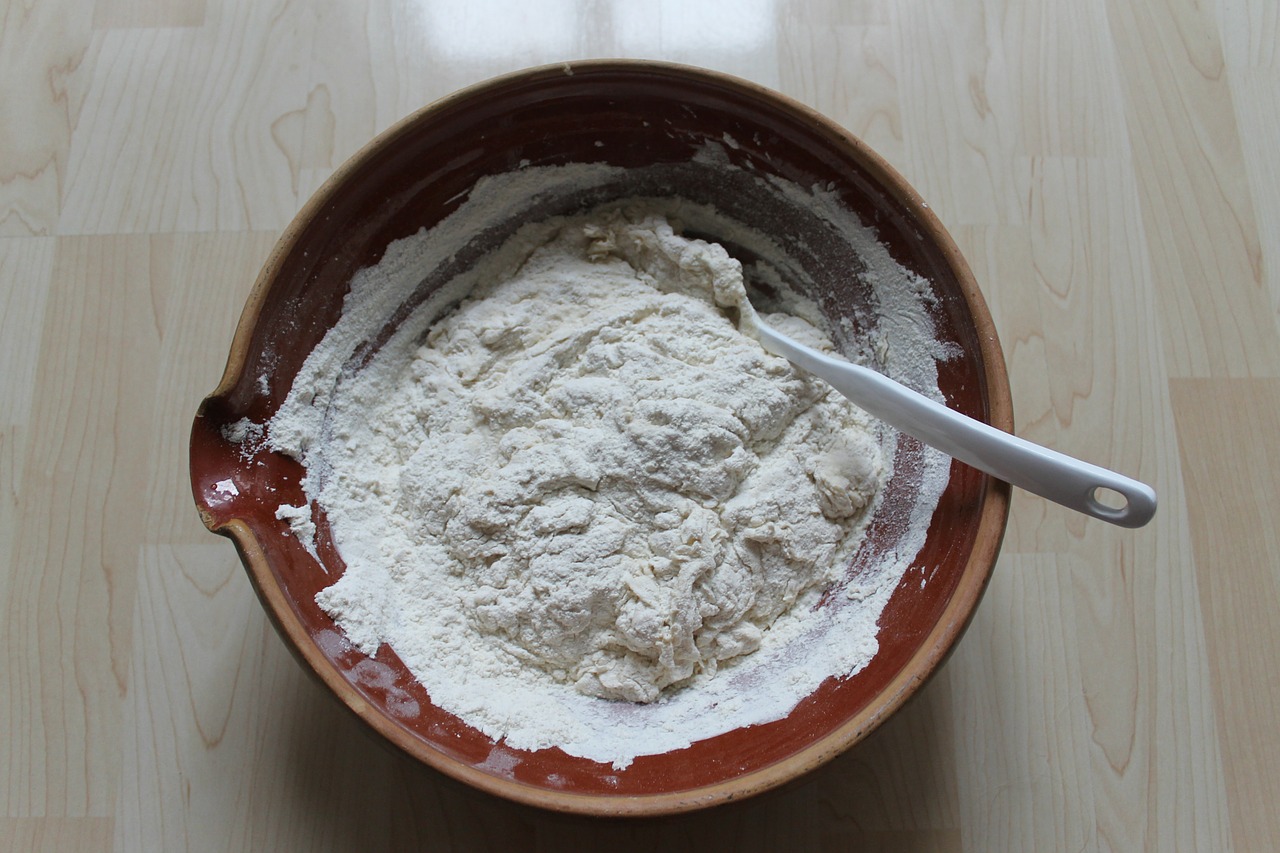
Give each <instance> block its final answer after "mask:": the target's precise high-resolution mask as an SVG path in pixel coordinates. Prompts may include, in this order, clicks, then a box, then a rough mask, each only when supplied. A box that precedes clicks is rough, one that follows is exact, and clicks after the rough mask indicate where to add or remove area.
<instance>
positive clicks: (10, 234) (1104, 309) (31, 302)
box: [0, 0, 1280, 851]
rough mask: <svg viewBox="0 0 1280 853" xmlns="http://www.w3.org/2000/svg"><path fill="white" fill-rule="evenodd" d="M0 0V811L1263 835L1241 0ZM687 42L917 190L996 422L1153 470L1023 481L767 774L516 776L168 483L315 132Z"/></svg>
mask: <svg viewBox="0 0 1280 853" xmlns="http://www.w3.org/2000/svg"><path fill="white" fill-rule="evenodd" d="M0 8H2V11H0V16H2V17H0V21H2V23H0V79H2V80H3V81H4V85H3V86H0V560H2V561H3V562H0V608H2V609H0V617H2V618H3V627H2V628H0V631H2V632H3V639H4V642H5V644H6V645H7V647H8V653H7V654H6V655H5V656H3V657H2V658H0V809H2V810H0V848H3V849H6V850H15V851H18V850H42V851H43V850H68V849H76V850H108V849H114V850H120V851H133V850H183V849H190V850H229V851H230V850H317V851H346V850H357V849H358V850H390V849H468V850H472V849H495V850H497V849H512V848H515V849H530V850H548V851H549V850H563V849H571V848H573V847H591V848H599V847H603V848H606V849H617V850H653V849H672V850H690V851H692V850H708V849H720V848H724V847H726V846H729V847H732V848H734V849H743V850H776V849H782V848H787V849H813V850H819V849H854V848H857V849H868V850H939V851H941V850H961V849H963V850H971V851H990V850H1027V849H1072V850H1074V849H1085V850H1107V849H1110V850H1137V849H1149V850H1162V851H1163V850H1207V851H1220V850H1229V849H1236V850H1241V851H1245V850H1268V849H1275V848H1277V847H1280V820H1277V817H1276V814H1277V813H1276V811H1275V808H1274V805H1273V804H1274V802H1276V801H1277V800H1280V769H1278V768H1280V752H1278V751H1277V747H1276V739H1275V737H1274V734H1273V731H1274V728H1275V719H1274V718H1275V710H1274V709H1275V708H1276V707H1277V705H1280V693H1278V692H1277V686H1276V685H1277V682H1276V680H1275V679H1274V678H1271V677H1269V673H1271V672H1272V671H1273V670H1274V669H1275V668H1276V667H1277V666H1278V665H1280V629H1277V628H1276V625H1278V624H1280V620H1278V619H1277V617H1278V616H1280V574H1277V570H1276V566H1277V560H1276V558H1275V554H1276V552H1277V550H1278V548H1280V541H1277V533H1276V531H1277V526H1276V523H1275V521H1274V519H1273V518H1272V516H1273V515H1274V511H1273V510H1274V507H1275V506H1276V505H1278V504H1280V476H1278V475H1277V474H1276V472H1277V471H1278V470H1280V444H1278V443H1277V439H1276V436H1278V435H1280V386H1278V385H1277V382H1278V381H1280V380H1278V379H1277V376H1280V167H1277V160H1276V156H1275V152H1276V151H1277V148H1278V147H1280V49H1278V48H1277V44H1280V13H1278V12H1277V6H1276V4H1275V3H1274V2H1272V0H1208V2H1205V1H1204V0H1201V1H1200V2H1196V0H1083V2H1078V3H1055V2H1051V0H1027V2H1014V0H960V2H956V3H948V4H938V3H929V2H924V0H906V2H887V0H874V2H859V3H846V2H837V0H822V2H813V3H810V2H802V0H747V2H735V3H728V2H707V3H702V4H697V5H696V6H690V5H689V4H684V3H675V2H662V3H650V4H624V3H620V2H616V1H615V0H592V2H587V3H577V2H570V0H548V2H545V3H540V4H529V3H527V2H523V1H522V0H475V2H470V3H467V4H461V5H459V4H447V3H443V2H438V1H437V0H426V2H422V1H421V0H369V2H367V3H359V4H353V3H347V2H340V0H318V2H314V3H308V2H303V0H272V2H267V3H254V2H249V0H227V1H226V2H218V3H210V2H207V0H179V2H171V3H158V2H155V0H97V2H95V3H94V4H93V6H92V7H91V8H90V7H86V6H83V5H82V4H74V3H69V2H56V0H11V2H8V3H6V4H4V5H3V7H0ZM611 55H612V56H643V57H651V58H659V59H669V60H675V61H683V62H691V63H694V64H700V65H707V66H710V67H714V68H717V69H719V70H723V71H728V72H731V73H736V74H739V75H742V76H745V77H748V78H750V79H753V80H756V81H757V82H760V83H764V84H766V85H770V86H775V87H778V88H780V89H781V90H782V91H784V92H785V93H787V94H790V95H792V96H794V97H796V98H798V99H800V100H801V101H803V102H805V103H808V104H810V105H812V106H814V107H816V108H817V109H819V110H821V111H822V112H824V113H827V114H829V115H831V116H833V117H834V118H836V119H837V120H839V121H840V122H841V123H843V124H844V125H845V126H847V127H849V128H850V129H851V130H852V131H853V132H855V133H857V134H859V135H861V136H863V137H864V138H865V139H866V140H867V141H868V142H869V143H870V144H871V145H872V146H873V147H875V148H876V149H877V150H879V151H880V152H881V153H882V154H883V155H885V156H886V157H887V158H888V159H889V160H890V162H892V163H893V165H894V166H896V167H897V168H898V169H900V170H901V171H903V172H904V174H905V175H906V176H907V177H908V179H909V180H910V181H912V183H913V184H915V185H916V186H917V187H918V188H919V189H920V190H921V191H922V193H923V195H924V196H925V198H926V199H927V200H928V202H929V203H930V205H931V206H933V207H934V208H935V209H936V210H937V211H938V213H939V215H940V216H941V217H942V218H943V220H944V222H945V223H946V224H947V225H948V226H949V227H951V228H952V229H953V231H954V234H955V236H956V238H957V240H958V242H959V244H960V246H961V248H962V250H963V251H964V253H965V255H966V257H967V258H968V259H969V261H970V263H971V264H972V266H973V268H974V270H975V272H976V274H977V277H978V280H979V281H980V283H981V285H982V288H983V291H984V294H985V295H986V297H987V299H988V302H989V303H990V305H991V309H992V314H993V316H994V318H995V321H996V325H997V328H998V330H999V333H1000V336H1001V340H1002V342H1003V345H1004V348H1005V355H1006V358H1007V361H1008V364H1009V367H1010V377H1011V383H1012V386H1013V397H1014V403H1015V415H1016V419H1017V425H1018V431H1019V433H1020V434H1022V435H1024V436H1026V437H1028V438H1031V439H1034V440H1037V441H1041V442H1044V443H1046V444H1049V445H1052V446H1054V447H1056V448H1059V449H1062V450H1065V451H1067V452H1071V453H1074V454H1077V455H1080V456H1083V457H1085V458H1088V459H1090V460H1092V461H1096V462H1099V463H1102V464H1105V465H1109V466H1113V467H1116V468H1118V469H1120V470H1122V471H1124V472H1126V473H1130V474H1134V475H1136V476H1139V477H1141V478H1143V479H1146V480H1147V481H1149V482H1153V483H1154V484H1155V485H1156V487H1157V489H1158V491H1159V493H1160V499H1161V506H1160V511H1159V513H1158V514H1157V516H1156V519H1155V521H1154V522H1153V523H1152V524H1151V525H1150V526H1148V527H1147V528H1144V529H1142V530H1139V531H1119V530H1115V529H1112V528H1110V527H1107V526H1105V525H1101V524H1098V523H1095V522H1086V521H1085V520H1083V519H1081V518H1078V517H1074V516H1071V515H1069V514H1067V513H1066V512H1065V511H1064V510H1061V509H1059V508H1057V507H1055V506H1052V505H1049V504H1047V503H1045V502H1043V501H1041V500H1039V499H1036V498H1032V497H1029V496H1028V495H1026V494H1018V495H1016V496H1015V498H1014V504H1013V514H1012V518H1011V523H1010V528H1009V532H1008V536H1007V538H1006V543H1005V550H1004V554H1003V557H1002V559H1001V561H1000V564H999V565H998V566H997V569H996V574H995V577H994V579H993V581H992V584H991V587H990V589H989V592H988V594H987V597H986V598H985V600H984V602H983V604H982V606H981V607H980V608H979V610H978V612H977V614H976V616H975V619H974V623H973V626H972V629H971V630H970V632H969V634H968V635H967V636H966V637H965V639H964V640H963V641H962V642H961V644H960V646H959V648H958V649H957V651H956V653H955V654H954V655H953V657H952V659H951V660H950V661H949V662H948V664H947V665H946V666H945V667H944V668H943V670H942V671H941V672H940V674H939V675H938V676H937V677H936V678H935V680H934V681H933V683H932V684H931V685H930V686H929V687H927V688H926V689H925V690H924V691H922V692H921V694H919V695H918V696H917V698H916V699H915V700H914V701H913V702H912V703H910V704H909V705H908V706H907V707H906V708H905V709H903V711H902V712H900V713H899V714H898V715H897V716H895V717H894V718H893V719H892V720H890V721H889V722H888V723H887V724H886V725H885V726H884V727H883V728H882V729H880V730H879V731H878V732H877V733H876V734H875V735H873V736H872V738H870V739H869V740H868V741H866V742H865V743H864V744H862V745H861V746H860V747H859V748H857V749H855V750H854V751H852V752H851V753H849V754H847V755H845V756H842V757H841V758H839V759H837V760H836V761H834V762H832V763H831V764H830V765H828V766H827V767H825V768H823V769H822V770H820V771H819V772H817V773H815V774H813V775H812V776H811V777H809V778H807V779H806V780H804V781H802V782H801V783H799V784H797V785H796V786H795V787H793V788H790V789H788V790H785V791H782V792H778V793H775V794H773V795H770V796H766V797H763V798H760V799H758V800H754V801H752V802H750V803H747V804H743V805H740V806H730V807H726V808H724V809H722V810H719V811H716V812H713V813H708V814H695V815H688V816H684V817H680V818H674V819H670V820H661V821H648V822H638V823H597V822H591V821H586V820H579V819H570V818H564V817H557V816H553V815H546V814H541V813H537V812H533V811H530V810H528V809H524V808H517V807H514V806H510V805H508V804H505V803H502V802H498V801H496V800H493V799H490V798H488V797H485V796H481V795H479V794H476V793H474V792H471V791H469V790H467V789H464V788H461V787H460V786H458V785H456V784H454V783H451V782H448V781H446V780H444V779H442V778H440V777H439V776H437V775H434V774H432V773H429V772H426V771H424V770H422V769H421V768H419V767H417V766H415V765H412V764H411V763H410V762H408V761H407V760H406V759H404V758H402V757H400V756H398V755H394V754H391V753H389V752H387V751H385V750H383V749H381V748H379V746H378V744H376V743H374V742H373V741H372V740H371V739H369V738H368V737H366V736H365V735H364V734H363V733H362V731H361V730H360V729H358V728H357V726H356V725H355V723H354V722H353V721H352V720H351V719H350V718H349V717H348V716H347V714H346V713H345V712H344V711H343V710H342V709H341V708H339V707H338V706H337V705H336V704H335V703H334V702H332V701H331V700H330V699H329V698H328V697H326V696H325V695H324V694H323V693H322V691H321V690H320V688H318V687H317V686H316V685H314V684H312V683H311V682H310V681H308V680H307V679H306V677H305V676H304V675H303V673H302V671H301V669H300V668H299V667H298V666H297V665H296V664H295V663H294V661H293V660H292V659H291V658H290V657H289V655H288V653H287V652H286V650H285V648H284V646H283V644H282V643H281V642H280V641H279V640H278V639H277V638H276V636H275V635H274V633H273V632H272V630H271V628H270V626H269V624H268V623H267V620H266V618H265V616H264V614H263V612H262V610H261V608H260V607H259V606H258V604H257V602H256V600H255V599H254V596H253V593H252V590H251V589H250V587H249V583H248V581H247V579H246V577H245V575H244V573H243V571H242V569H241V568H240V566H239V562H238V560H237V559H236V556H235V552H234V549H233V548H232V547H231V546H230V545H229V544H228V543H226V542H224V541H221V540H217V539H215V538H213V537H211V536H209V535H208V534H207V533H206V532H205V531H204V530H203V528H202V527H201V526H200V524H199V521H198V519H197V518H196V515H195V512H194V510H193V508H192V506H191V502H190V489H189V486H188V483H187V478H186V442H187V434H188V430H189V426H190V419H191V417H192V415H193V414H194V411H195V407H196V405H197V403H198V401H199V399H200V398H201V397H202V396H203V395H204V394H205V393H207V392H208V391H209V389H210V388H212V387H213V385H214V383H215V382H216V381H217V379H218V377H219V376H220V374H221V371H222V366H223V362H224V359H225V357H226V352H227V348H228V345H229V343H230V338H231V334H232V331H233V329H234V327H235V323H236V319H237V317H238V315H239V312H240V309H241V307H242V306H243V304H244V299H245V296H246V294H247V293H248V290H249V287H250V286H251V284H252V281H253V278H254V276H255V274H256V270H257V269H258V266H259V265H260V264H261V263H262V261H263V260H264V258H265V257H266V255H267V253H268V252H269V250H270V248H271V245H272V244H273V242H274V240H275V238H276V236H277V235H278V234H279V231H280V229H281V228H283V226H284V225H285V224H286V223H287V222H288V220H289V218H290V217H291V216H292V215H293V213H294V211H295V210H296V209H297V207H298V206H299V205H300V204H301V203H302V202H303V201H304V200H305V199H306V198H307V197H308V196H309V195H310V193H311V192H312V191H313V190H314V189H315V188H316V187H317V186H318V185H319V184H320V183H321V182H322V181H323V180H324V179H325V177H327V176H328V175H329V174H330V173H331V172H332V170H333V169H334V168H336V167H337V166H338V165H339V164H340V163H341V162H342V161H343V160H344V159H345V158H346V157H348V156H349V155H350V154H351V153H352V152H354V151H355V150H356V149H357V148H359V147H360V146H361V145H363V144H364V143H365V142H367V141H368V140H369V139H370V138H372V136H373V135H374V134H376V133H377V132H379V131H380V130H382V129H384V128H386V127H387V126H389V125H390V124H392V123H393V122H395V121H396V120H398V119H399V118H401V117H402V116H404V115H406V114H407V113H409V112H411V111H412V110H414V109H416V108H417V107H419V106H422V105H423V104H425V103H427V102H429V101H430V100H433V99H435V98H438V97H440V96H442V95H445V94H447V93H449V92H450V91H453V90H454V89H456V88H458V87H461V86H464V85H467V84H470V83H473V82H477V81H479V80H481V79H484V78H486V77H488V76H491V75H493V74H497V73H501V72H505V71H510V70H514V69H516V68H520V67H523V66H526V65H532V64H538V63H545V62H556V61H561V60H564V59H573V58H584V57H590V56H611Z"/></svg>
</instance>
